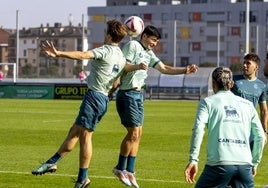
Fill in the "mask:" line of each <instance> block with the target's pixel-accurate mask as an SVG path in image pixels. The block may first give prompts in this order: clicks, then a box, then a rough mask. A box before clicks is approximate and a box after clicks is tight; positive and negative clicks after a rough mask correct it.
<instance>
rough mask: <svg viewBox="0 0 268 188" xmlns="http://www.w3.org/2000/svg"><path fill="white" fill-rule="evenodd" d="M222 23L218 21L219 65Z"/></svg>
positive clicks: (218, 63) (218, 61) (218, 62)
mask: <svg viewBox="0 0 268 188" xmlns="http://www.w3.org/2000/svg"><path fill="white" fill-rule="evenodd" d="M220 35H221V23H218V43H217V44H218V45H217V67H219V66H220V42H221V41H220V39H221V36H220Z"/></svg>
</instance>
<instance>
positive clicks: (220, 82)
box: [212, 67, 233, 90]
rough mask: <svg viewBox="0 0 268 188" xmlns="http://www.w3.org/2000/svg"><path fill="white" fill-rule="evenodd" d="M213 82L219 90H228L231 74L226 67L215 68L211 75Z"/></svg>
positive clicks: (231, 80)
mask: <svg viewBox="0 0 268 188" xmlns="http://www.w3.org/2000/svg"><path fill="white" fill-rule="evenodd" d="M212 80H214V81H215V82H216V84H217V86H218V88H219V90H230V89H231V86H232V85H231V83H232V82H233V73H232V71H231V70H230V69H229V68H227V67H217V68H216V69H215V70H214V71H213V73H212Z"/></svg>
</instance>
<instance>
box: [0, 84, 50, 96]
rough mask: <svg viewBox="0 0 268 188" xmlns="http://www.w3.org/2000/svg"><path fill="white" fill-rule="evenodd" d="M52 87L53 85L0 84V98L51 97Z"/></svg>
mask: <svg viewBox="0 0 268 188" xmlns="http://www.w3.org/2000/svg"><path fill="white" fill-rule="evenodd" d="M53 89H54V87H53V85H52V86H46V85H42V86H35V85H27V86H25V85H1V87H0V98H18V99H19V98H21V99H53V98H54V96H53V95H54V93H53Z"/></svg>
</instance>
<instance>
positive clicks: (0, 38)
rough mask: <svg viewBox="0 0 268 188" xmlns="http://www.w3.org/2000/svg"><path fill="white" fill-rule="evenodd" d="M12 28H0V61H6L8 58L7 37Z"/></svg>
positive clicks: (11, 32) (10, 33) (12, 31)
mask: <svg viewBox="0 0 268 188" xmlns="http://www.w3.org/2000/svg"><path fill="white" fill-rule="evenodd" d="M13 33H14V30H11V29H3V28H0V63H7V62H8V59H7V56H8V50H7V48H8V38H9V36H10V35H12V34H13Z"/></svg>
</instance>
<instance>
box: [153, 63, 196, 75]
mask: <svg viewBox="0 0 268 188" xmlns="http://www.w3.org/2000/svg"><path fill="white" fill-rule="evenodd" d="M155 68H156V69H157V70H158V71H159V72H161V73H162V74H170V75H176V74H190V73H195V72H196V71H197V70H198V66H197V65H195V64H192V65H188V66H187V67H185V68H178V67H171V66H168V65H165V64H164V63H163V62H159V63H158V64H157V65H156V66H155Z"/></svg>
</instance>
